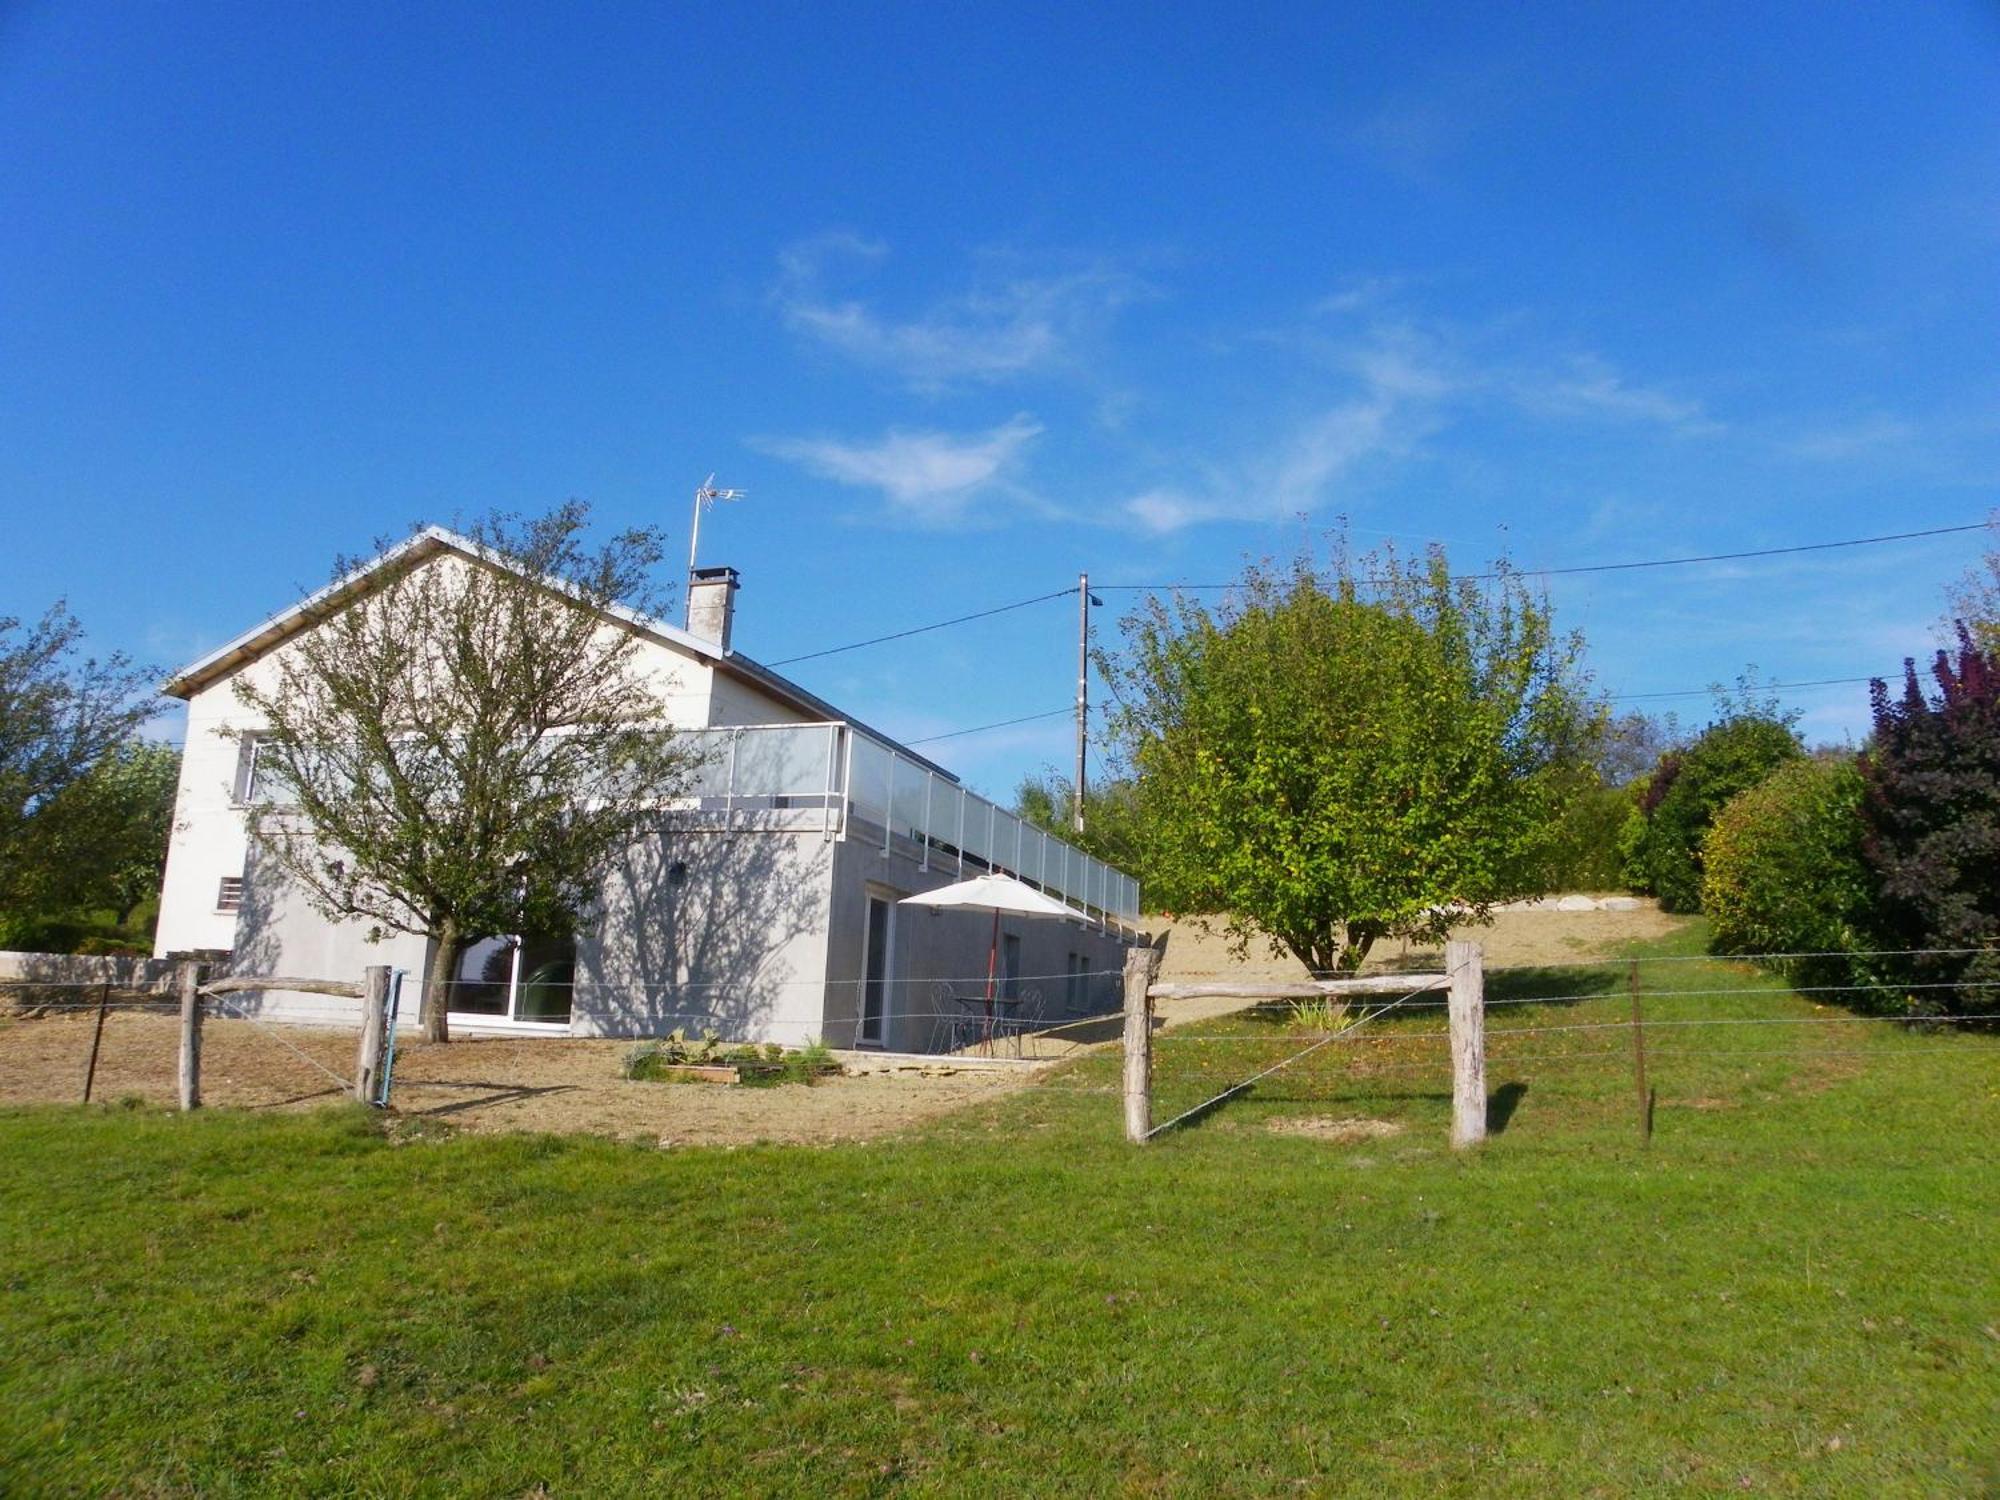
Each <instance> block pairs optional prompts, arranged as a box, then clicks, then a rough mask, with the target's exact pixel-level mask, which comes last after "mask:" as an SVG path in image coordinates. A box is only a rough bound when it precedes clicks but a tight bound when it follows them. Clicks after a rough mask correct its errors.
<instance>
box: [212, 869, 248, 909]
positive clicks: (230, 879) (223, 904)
mask: <svg viewBox="0 0 2000 1500" xmlns="http://www.w3.org/2000/svg"><path fill="white" fill-rule="evenodd" d="M242 906H243V877H242V876H241V875H225V876H223V877H222V884H221V885H220V886H219V887H218V888H217V890H216V892H215V909H216V910H217V911H239V910H241V909H242Z"/></svg>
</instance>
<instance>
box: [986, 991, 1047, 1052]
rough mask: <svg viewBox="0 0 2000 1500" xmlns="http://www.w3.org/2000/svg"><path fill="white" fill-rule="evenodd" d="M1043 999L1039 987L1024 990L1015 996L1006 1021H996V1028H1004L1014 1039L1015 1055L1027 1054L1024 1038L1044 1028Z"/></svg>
mask: <svg viewBox="0 0 2000 1500" xmlns="http://www.w3.org/2000/svg"><path fill="white" fill-rule="evenodd" d="M1042 1011H1043V1000H1042V992H1041V991H1040V990H1038V989H1033V990H1022V991H1021V992H1020V994H1019V995H1018V996H1017V997H1016V998H1015V1001H1014V1005H1013V1007H1012V1009H1011V1011H1010V1013H1009V1014H1008V1016H1007V1019H1006V1020H1005V1021H1004V1022H999V1023H996V1029H999V1028H1004V1030H1005V1033H1006V1035H1008V1036H1010V1037H1012V1038H1013V1039H1014V1055H1015V1056H1016V1057H1022V1056H1025V1055H1026V1052H1027V1043H1026V1041H1025V1040H1024V1038H1025V1037H1026V1036H1027V1035H1028V1033H1029V1032H1031V1031H1040V1030H1041V1029H1042Z"/></svg>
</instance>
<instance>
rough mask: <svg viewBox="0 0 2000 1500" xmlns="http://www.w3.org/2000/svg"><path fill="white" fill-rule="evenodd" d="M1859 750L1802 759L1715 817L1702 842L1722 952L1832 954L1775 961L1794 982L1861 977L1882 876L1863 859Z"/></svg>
mask: <svg viewBox="0 0 2000 1500" xmlns="http://www.w3.org/2000/svg"><path fill="white" fill-rule="evenodd" d="M1861 798H1862V783H1861V772H1860V771H1859V769H1857V767H1856V766H1855V763H1854V759H1853V757H1852V756H1838V757H1831V756H1830V757H1822V758H1815V759H1812V760H1795V761H1791V762H1788V763H1787V764H1785V765H1782V766H1780V767H1779V768H1778V769H1777V770H1775V771H1773V772H1772V773H1771V774H1770V775H1769V776H1768V777H1766V778H1765V779H1764V780H1763V781H1761V782H1759V783H1758V784H1757V785H1756V786H1754V787H1752V788H1750V789H1749V790H1748V791H1745V792H1739V793H1737V795H1736V796H1734V797H1732V798H1731V799H1730V800H1729V801H1728V802H1727V803H1726V804H1725V805H1724V806H1723V808H1722V810H1721V811H1720V812H1718V813H1717V814H1716V815H1715V821H1714V822H1713V823H1712V824H1711V825H1710V827H1709V830H1708V836H1707V839H1706V841H1705V842H1704V843H1703V846H1702V866H1703V868H1702V887H1701V904H1702V910H1703V911H1705V912H1707V913H1708V918H1709V942H1710V945H1711V946H1712V947H1713V948H1714V949H1715V951H1716V952H1718V953H1797V954H1823V955H1829V956H1826V957H1814V958H1797V959H1788V960H1783V961H1779V962H1776V963H1774V964H1772V967H1773V968H1774V969H1776V970H1777V971H1778V972H1779V973H1782V974H1783V975H1784V976H1785V977H1786V978H1787V979H1789V980H1791V981H1792V982H1793V983H1794V984H1798V985H1801V986H1803V987H1807V988H1810V987H1811V986H1813V985H1815V984H1819V985H1838V984H1845V983H1849V982H1851V979H1852V975H1853V973H1854V968H1853V961H1852V960H1851V959H1850V958H1848V957H1847V956H1846V955H1848V954H1851V953H1854V952H1856V951H1858V950H1861V949H1865V948H1867V947H1868V946H1869V942H1868V939H1867V938H1866V937H1865V935H1864V926H1865V923H1866V921H1867V916H1868V909H1869V906H1870V903H1871V901H1872V899H1873V896H1874V886H1875V882H1874V876H1873V874H1872V872H1871V871H1870V870H1869V868H1868V865H1867V863H1866V861H1865V860H1864V859H1863V858H1862V853H1861V840H1862V835H1863V832H1864V827H1863V824H1862V821H1861Z"/></svg>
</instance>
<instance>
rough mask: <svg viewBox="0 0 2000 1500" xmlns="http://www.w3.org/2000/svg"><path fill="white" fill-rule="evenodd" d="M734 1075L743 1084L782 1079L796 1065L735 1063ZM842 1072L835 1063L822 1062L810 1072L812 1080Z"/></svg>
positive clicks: (795, 1068)
mask: <svg viewBox="0 0 2000 1500" xmlns="http://www.w3.org/2000/svg"><path fill="white" fill-rule="evenodd" d="M735 1067H736V1075H737V1077H738V1078H739V1079H740V1080H741V1081H742V1082H744V1083H754V1082H757V1081H758V1080H760V1079H769V1078H783V1077H784V1076H786V1075H787V1074H788V1073H793V1072H795V1071H797V1067H798V1065H797V1064H796V1063H782V1062H753V1063H737V1064H736V1065H735ZM843 1071H844V1070H843V1069H842V1068H841V1066H840V1064H839V1063H837V1062H824V1063H821V1064H819V1065H818V1066H817V1067H815V1068H814V1069H813V1070H812V1076H813V1077H814V1078H837V1077H839V1076H840V1074H841V1073H842V1072H843Z"/></svg>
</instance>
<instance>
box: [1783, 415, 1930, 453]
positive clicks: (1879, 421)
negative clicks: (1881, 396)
mask: <svg viewBox="0 0 2000 1500" xmlns="http://www.w3.org/2000/svg"><path fill="white" fill-rule="evenodd" d="M1916 435H1917V430H1916V428H1915V427H1914V426H1913V425H1912V424H1911V423H1909V422H1906V421H1904V420H1903V419H1902V418H1901V417H1892V416H1888V415H1886V414H1883V413H1876V414H1874V415H1870V416H1865V417H1857V418H1855V419H1853V420H1851V421H1847V422H1834V423H1829V424H1827V425H1825V426H1822V427H1816V428H1813V429H1812V430H1810V431H1807V432H1802V433H1800V434H1799V435H1798V436H1796V437H1793V438H1789V439H1787V440H1785V441H1784V442H1783V443H1781V444H1779V448H1780V451H1782V452H1783V453H1785V454H1786V455H1787V456H1789V457H1791V458H1802V459H1806V460H1808V461H1810V462H1813V463H1848V462H1851V461H1853V460H1854V459H1858V458H1866V457H1869V456H1871V455H1873V454H1876V453H1880V452H1882V451H1883V450H1885V449H1893V448H1900V447H1902V446H1903V445H1905V444H1907V443H1908V442H1909V441H1910V440H1911V439H1912V438H1914V437H1915V436H1916Z"/></svg>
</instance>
